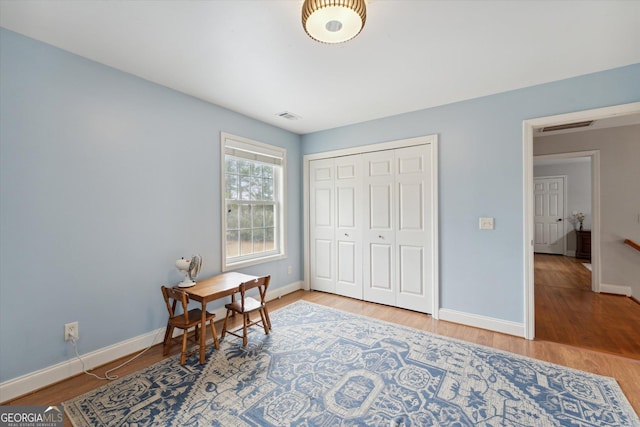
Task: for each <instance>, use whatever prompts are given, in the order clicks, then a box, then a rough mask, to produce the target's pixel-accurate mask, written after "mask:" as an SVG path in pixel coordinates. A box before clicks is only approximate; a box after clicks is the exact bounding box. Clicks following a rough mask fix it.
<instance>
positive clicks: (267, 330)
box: [259, 310, 269, 335]
mask: <svg viewBox="0 0 640 427" xmlns="http://www.w3.org/2000/svg"><path fill="white" fill-rule="evenodd" d="M259 311H260V318H261V319H262V327H263V328H264V333H265V334H267V335H269V324H268V323H267V316H266V314H265V313H264V311H263V310H259Z"/></svg>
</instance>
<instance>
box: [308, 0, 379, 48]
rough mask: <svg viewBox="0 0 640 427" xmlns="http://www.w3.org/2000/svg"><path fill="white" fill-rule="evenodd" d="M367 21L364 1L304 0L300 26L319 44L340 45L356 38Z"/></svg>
mask: <svg viewBox="0 0 640 427" xmlns="http://www.w3.org/2000/svg"><path fill="white" fill-rule="evenodd" d="M366 20H367V7H366V5H365V3H364V0H305V1H304V4H303V5H302V26H303V27H304V30H305V31H306V32H307V34H308V35H309V37H311V38H312V39H314V40H316V41H319V42H321V43H342V42H346V41H347V40H351V39H352V38H354V37H355V36H357V35H358V34H359V33H360V31H362V28H363V27H364V23H365V22H366Z"/></svg>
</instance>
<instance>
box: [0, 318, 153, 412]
mask: <svg viewBox="0 0 640 427" xmlns="http://www.w3.org/2000/svg"><path fill="white" fill-rule="evenodd" d="M164 331H165V328H164V327H162V328H160V329H156V330H155V331H151V332H148V333H146V334H143V335H138V336H137V337H133V338H130V339H128V340H125V341H121V342H119V343H116V344H113V345H110V346H108V347H103V348H100V349H98V350H95V351H92V352H90V353H86V354H82V360H84V365H85V368H86V369H87V370H90V369H93V368H95V367H96V366H100V365H104V364H105V363H109V362H111V361H112V360H116V359H119V358H121V357H124V356H127V355H129V354H132V353H135V352H137V351H140V350H144V349H145V348H147V347H149V346H151V345H155V344H158V343H161V342H162V340H163V339H164ZM80 345H81V344H80ZM69 346H71V344H69ZM81 372H82V363H81V362H80V360H78V359H77V358H75V357H74V358H73V359H69V360H67V361H65V362H61V363H58V364H55V365H52V366H49V367H47V368H44V369H40V370H38V371H35V372H31V373H28V374H25V375H22V376H20V377H17V378H13V379H11V380H8V381H4V382H3V383H1V384H0V402H6V401H8V400H11V399H14V398H16V397H19V396H22V395H24V394H27V393H30V392H32V391H35V390H38V389H40V388H42V387H46V386H48V385H50V384H53V383H56V382H58V381H62V380H64V379H67V378H69V377H73V376H75V375H78V374H79V373H81Z"/></svg>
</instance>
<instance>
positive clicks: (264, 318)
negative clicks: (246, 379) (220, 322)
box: [222, 276, 271, 346]
mask: <svg viewBox="0 0 640 427" xmlns="http://www.w3.org/2000/svg"><path fill="white" fill-rule="evenodd" d="M270 280H271V276H264V277H260V278H258V279H255V280H251V281H249V282H245V283H242V284H241V285H240V290H239V293H240V300H239V301H236V300H235V297H232V298H231V304H226V305H225V308H226V309H227V315H226V317H225V318H224V326H223V327H222V338H224V336H225V334H227V333H229V334H231V335H234V336H236V337H238V338H242V345H243V346H244V345H247V330H248V329H249V327H251V326H254V325H261V326H262V327H263V329H264V333H265V334H267V335H269V330H270V329H271V320H270V319H269V312H268V311H267V303H266V296H267V288H268V287H269V281H270ZM255 288H257V289H258V295H259V297H260V300H259V301H258V300H257V299H255V298H252V297H250V296H247V295H246V293H247V291H249V290H251V289H255ZM256 311H257V312H259V313H260V319H259V320H258V319H256V320H251V314H252V313H254V312H256ZM235 313H238V314H240V315H241V316H242V327H240V328H238V329H236V330H234V331H229V330H227V322H228V321H229V316H230V315H231V314H235ZM241 330H242V335H240V333H239V332H240V331H241Z"/></svg>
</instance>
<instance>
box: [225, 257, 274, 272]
mask: <svg viewBox="0 0 640 427" xmlns="http://www.w3.org/2000/svg"><path fill="white" fill-rule="evenodd" d="M286 258H287V254H276V255H270V256H266V257H263V258H254V259H247V260H243V261H238V262H231V263H226V262H225V261H223V262H222V271H223V272H225V271H231V270H237V269H239V268H244V267H249V266H252V265H258V264H264V263H267V262H273V261H278V260H281V259H286Z"/></svg>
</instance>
